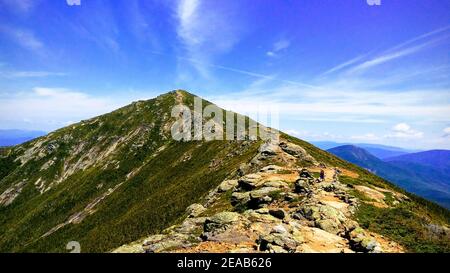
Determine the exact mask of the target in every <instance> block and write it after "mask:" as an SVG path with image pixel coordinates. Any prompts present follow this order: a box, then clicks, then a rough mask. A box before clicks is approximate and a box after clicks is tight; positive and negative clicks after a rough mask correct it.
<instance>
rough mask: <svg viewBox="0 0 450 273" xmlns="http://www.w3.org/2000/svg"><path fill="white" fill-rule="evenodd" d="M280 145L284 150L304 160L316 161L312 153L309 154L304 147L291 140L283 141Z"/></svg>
mask: <svg viewBox="0 0 450 273" xmlns="http://www.w3.org/2000/svg"><path fill="white" fill-rule="evenodd" d="M279 146H280V148H281V149H282V150H283V151H284V152H286V153H288V154H290V155H292V156H295V157H297V158H299V159H301V160H302V161H306V162H311V163H312V162H315V160H314V158H313V157H312V156H311V155H309V154H308V153H307V152H306V150H305V149H303V148H302V147H300V146H299V145H296V144H293V143H290V142H281V143H280V145H279Z"/></svg>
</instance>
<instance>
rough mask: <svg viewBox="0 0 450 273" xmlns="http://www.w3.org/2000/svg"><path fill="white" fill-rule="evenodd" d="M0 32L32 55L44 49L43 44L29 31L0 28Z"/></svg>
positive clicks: (7, 27) (6, 27)
mask: <svg viewBox="0 0 450 273" xmlns="http://www.w3.org/2000/svg"><path fill="white" fill-rule="evenodd" d="M0 32H3V33H5V34H6V35H8V36H9V37H10V38H11V39H12V40H13V41H14V42H16V43H17V44H18V45H20V46H21V47H23V48H25V49H28V50H31V51H33V52H34V53H40V52H42V50H43V49H44V43H43V42H42V41H41V40H40V39H39V38H38V37H37V36H36V35H35V34H34V33H33V32H32V31H31V30H28V29H21V28H13V27H9V26H0Z"/></svg>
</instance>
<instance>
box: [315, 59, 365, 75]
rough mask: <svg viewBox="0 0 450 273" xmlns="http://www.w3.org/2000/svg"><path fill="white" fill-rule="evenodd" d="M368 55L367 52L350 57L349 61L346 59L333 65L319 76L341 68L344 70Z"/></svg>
mask: <svg viewBox="0 0 450 273" xmlns="http://www.w3.org/2000/svg"><path fill="white" fill-rule="evenodd" d="M366 55H367V54H363V55H359V56H357V57H355V58H353V59H350V60H348V61H346V62H344V63H341V64H338V65H336V66H335V67H332V68H330V69H329V70H327V71H325V72H323V73H322V74H320V75H319V77H320V76H325V75H328V74H331V73H334V72H336V71H340V70H342V69H344V68H346V67H349V66H351V65H353V64H355V63H357V62H359V61H361V60H362V59H363V58H364V57H366Z"/></svg>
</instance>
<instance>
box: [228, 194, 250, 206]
mask: <svg viewBox="0 0 450 273" xmlns="http://www.w3.org/2000/svg"><path fill="white" fill-rule="evenodd" d="M248 202H250V193H249V192H233V194H232V195H231V205H233V206H239V205H246V204H247V203H248Z"/></svg>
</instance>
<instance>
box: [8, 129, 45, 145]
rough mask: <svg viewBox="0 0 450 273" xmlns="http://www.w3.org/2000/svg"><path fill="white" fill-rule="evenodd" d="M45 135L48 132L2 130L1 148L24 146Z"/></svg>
mask: <svg viewBox="0 0 450 273" xmlns="http://www.w3.org/2000/svg"><path fill="white" fill-rule="evenodd" d="M45 134H46V132H44V131H30V130H19V129H8V130H0V147H2V146H14V145H18V144H22V143H24V142H27V141H29V140H32V139H34V138H37V137H40V136H43V135H45Z"/></svg>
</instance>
